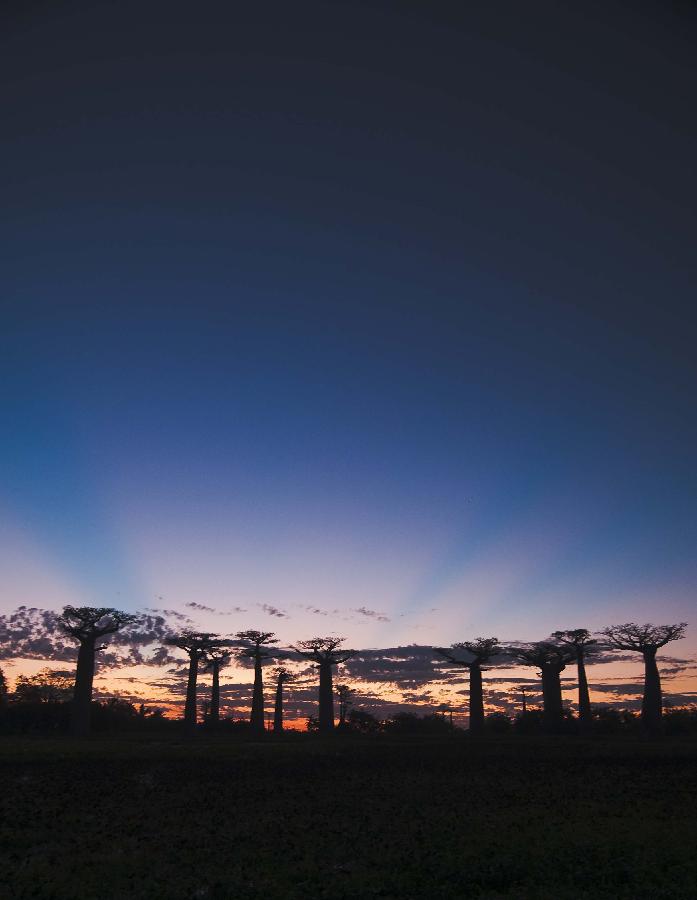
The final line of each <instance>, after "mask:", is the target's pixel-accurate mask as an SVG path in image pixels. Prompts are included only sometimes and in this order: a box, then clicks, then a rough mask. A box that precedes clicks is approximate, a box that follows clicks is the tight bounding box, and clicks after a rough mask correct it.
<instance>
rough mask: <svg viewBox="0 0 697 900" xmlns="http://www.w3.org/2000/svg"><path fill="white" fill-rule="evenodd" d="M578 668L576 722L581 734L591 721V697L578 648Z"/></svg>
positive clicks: (583, 661) (581, 651) (582, 658)
mask: <svg viewBox="0 0 697 900" xmlns="http://www.w3.org/2000/svg"><path fill="white" fill-rule="evenodd" d="M576 665H577V668H578V724H579V727H580V730H581V733H582V734H585V733H587V732H588V731H589V730H590V727H591V725H592V722H593V716H592V713H591V698H590V694H589V693H588V679H587V678H586V661H585V659H584V656H583V649H582V648H579V650H578V656H577V657H576Z"/></svg>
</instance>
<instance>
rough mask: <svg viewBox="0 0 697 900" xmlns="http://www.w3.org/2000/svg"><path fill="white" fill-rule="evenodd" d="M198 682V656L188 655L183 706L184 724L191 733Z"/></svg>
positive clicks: (194, 721)
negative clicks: (187, 672) (187, 673)
mask: <svg viewBox="0 0 697 900" xmlns="http://www.w3.org/2000/svg"><path fill="white" fill-rule="evenodd" d="M197 680H198V656H197V655H196V654H195V653H192V654H190V655H189V678H188V680H187V683H186V703H185V705H184V724H185V725H186V727H187V729H190V730H191V731H193V730H194V729H195V728H196V682H197Z"/></svg>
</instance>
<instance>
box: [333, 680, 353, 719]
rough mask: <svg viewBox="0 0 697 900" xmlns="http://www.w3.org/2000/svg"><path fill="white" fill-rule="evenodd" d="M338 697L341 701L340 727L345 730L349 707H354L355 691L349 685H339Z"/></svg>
mask: <svg viewBox="0 0 697 900" xmlns="http://www.w3.org/2000/svg"><path fill="white" fill-rule="evenodd" d="M336 697H337V700H338V701H339V725H340V726H341V727H342V728H343V727H344V725H346V714H347V713H348V709H349V706H352V705H353V699H352V697H353V691H352V690H351V688H350V687H349V686H348V685H347V684H337V686H336Z"/></svg>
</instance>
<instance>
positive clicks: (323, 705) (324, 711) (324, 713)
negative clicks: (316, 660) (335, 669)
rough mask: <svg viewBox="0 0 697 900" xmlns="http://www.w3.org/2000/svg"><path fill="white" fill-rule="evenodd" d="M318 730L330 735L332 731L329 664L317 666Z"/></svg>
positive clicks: (332, 703) (332, 697)
mask: <svg viewBox="0 0 697 900" xmlns="http://www.w3.org/2000/svg"><path fill="white" fill-rule="evenodd" d="M319 730H320V734H331V733H332V731H333V730H334V689H333V687H332V667H331V664H330V663H320V664H319Z"/></svg>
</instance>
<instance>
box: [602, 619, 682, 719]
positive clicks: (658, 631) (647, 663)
mask: <svg viewBox="0 0 697 900" xmlns="http://www.w3.org/2000/svg"><path fill="white" fill-rule="evenodd" d="M686 628H687V622H678V623H677V624H676V625H652V624H651V623H649V622H647V623H646V624H644V625H636V624H635V623H634V622H626V623H625V624H624V625H610V626H609V627H608V628H603V630H602V631H601V632H599V633H600V634H602V635H604V636H605V638H606V639H607V642H608V644H609V645H610V647H614V648H615V649H617V650H631V651H632V652H634V653H641V655H642V656H643V658H644V696H643V699H642V701H641V723H642V725H643V726H644V729H645V730H646V731H647V732H648V733H649V734H658V733H659V732H660V730H661V719H662V717H663V694H662V691H661V676H660V675H659V672H658V666H657V665H656V653H657V652H658V650H660V648H661V647H665V645H666V644H668V643H670V642H671V641H679V640H680V639H681V638H684V637H685V629H686Z"/></svg>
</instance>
